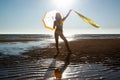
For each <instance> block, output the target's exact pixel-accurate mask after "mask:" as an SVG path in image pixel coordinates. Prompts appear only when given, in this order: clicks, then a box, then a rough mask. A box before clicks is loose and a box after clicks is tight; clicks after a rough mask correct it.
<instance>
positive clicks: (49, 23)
mask: <svg viewBox="0 0 120 80" xmlns="http://www.w3.org/2000/svg"><path fill="white" fill-rule="evenodd" d="M58 12H59V11H56V10H53V11H49V12H47V13H46V14H45V16H44V18H43V19H42V22H43V24H44V27H45V28H47V29H50V30H55V29H54V28H53V25H54V21H55V16H56V13H58ZM59 13H60V14H61V16H62V18H63V14H62V13H61V12H59Z"/></svg>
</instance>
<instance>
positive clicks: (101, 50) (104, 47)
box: [0, 39, 120, 80]
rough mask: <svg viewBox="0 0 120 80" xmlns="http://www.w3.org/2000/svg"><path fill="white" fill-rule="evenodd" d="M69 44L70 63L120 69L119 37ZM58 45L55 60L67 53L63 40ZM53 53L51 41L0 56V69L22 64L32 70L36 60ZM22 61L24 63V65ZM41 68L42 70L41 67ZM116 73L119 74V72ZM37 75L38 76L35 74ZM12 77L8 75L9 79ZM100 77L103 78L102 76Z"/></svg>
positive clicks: (79, 40)
mask: <svg viewBox="0 0 120 80" xmlns="http://www.w3.org/2000/svg"><path fill="white" fill-rule="evenodd" d="M69 46H70V48H71V56H70V58H69V62H70V63H72V64H88V63H89V64H102V65H105V66H108V67H109V68H110V69H109V70H111V69H113V70H116V71H119V70H120V39H78V40H74V41H70V42H69ZM59 47H60V54H59V55H58V56H57V57H56V60H57V61H65V60H66V57H67V55H68V54H69V53H68V52H67V50H66V47H65V45H64V43H63V42H61V43H60V45H59ZM55 55H56V48H55V44H54V43H52V44H50V45H49V46H48V47H47V48H34V49H32V50H29V51H27V52H25V53H22V54H21V55H20V56H8V57H4V58H0V64H1V65H0V67H1V69H2V68H3V69H4V67H7V68H8V67H13V66H16V65H19V64H21V65H20V66H22V68H23V69H24V68H25V67H29V68H33V70H34V69H36V68H37V67H38V66H39V67H40V65H41V63H39V65H38V63H37V67H36V66H35V65H36V64H35V63H36V62H38V61H39V60H41V59H52V58H53V57H54V56H55ZM23 63H25V64H24V66H23ZM29 63H30V65H31V64H32V66H30V65H29ZM27 64H28V65H27ZM34 64H35V65H34ZM33 65H34V66H33ZM20 66H19V68H20ZM67 66H68V65H67ZM96 68H97V67H96ZM37 69H38V68H37ZM40 69H41V68H40ZM15 70H16V69H15ZM41 70H43V68H42V69H41ZM16 71H17V70H16ZM28 72H29V71H28ZM36 72H37V71H36ZM21 74H23V73H21ZM113 74H114V73H113ZM117 74H119V72H118V73H117ZM19 77H20V76H19ZM31 77H32V76H31ZM31 77H30V78H31ZM37 77H40V76H39V75H38V74H37ZM113 77H114V76H113ZM118 77H119V76H118V75H117V77H116V78H115V79H117V80H119V79H118ZM13 78H15V77H13ZM13 78H12V77H10V79H13ZM25 78H27V77H25ZM32 78H34V77H32ZM100 78H101V77H100ZM1 79H9V77H7V78H6V76H5V77H1ZM18 79H19V78H18ZM23 79H24V78H23ZM83 79H84V78H83ZM85 79H86V78H85ZM92 79H93V78H92ZM102 79H104V78H103V77H102ZM102 79H100V80H102ZM113 79H114V78H113ZM41 80H42V79H41ZM66 80H67V79H66ZM71 80H74V79H71ZM93 80H96V79H93ZM106 80H107V79H106Z"/></svg>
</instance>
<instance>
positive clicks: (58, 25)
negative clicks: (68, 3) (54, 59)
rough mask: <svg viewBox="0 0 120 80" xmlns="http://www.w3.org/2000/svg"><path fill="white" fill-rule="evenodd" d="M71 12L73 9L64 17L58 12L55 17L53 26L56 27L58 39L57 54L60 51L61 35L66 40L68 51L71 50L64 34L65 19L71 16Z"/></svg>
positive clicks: (56, 37)
mask: <svg viewBox="0 0 120 80" xmlns="http://www.w3.org/2000/svg"><path fill="white" fill-rule="evenodd" d="M70 12H71V10H70V11H69V12H68V14H67V15H66V16H65V17H64V18H62V17H61V14H60V13H56V17H55V19H56V20H55V21H54V26H53V28H56V30H55V41H56V49H57V54H58V53H59V48H58V42H59V41H58V40H59V36H60V37H61V38H62V39H63V40H64V42H65V45H66V48H67V50H68V52H71V51H70V48H69V45H68V41H67V39H66V38H65V36H64V35H63V21H65V19H66V18H67V17H68V16H69V14H70Z"/></svg>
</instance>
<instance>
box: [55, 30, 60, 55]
mask: <svg viewBox="0 0 120 80" xmlns="http://www.w3.org/2000/svg"><path fill="white" fill-rule="evenodd" d="M58 39H59V35H58V34H57V33H56V32H55V42H56V49H57V53H59V47H58Z"/></svg>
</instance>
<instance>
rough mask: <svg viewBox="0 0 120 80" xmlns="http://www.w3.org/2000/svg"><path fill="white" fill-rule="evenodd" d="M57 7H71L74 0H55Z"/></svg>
mask: <svg viewBox="0 0 120 80" xmlns="http://www.w3.org/2000/svg"><path fill="white" fill-rule="evenodd" d="M53 3H54V4H55V5H56V7H57V8H70V7H71V6H72V4H73V3H74V0H53Z"/></svg>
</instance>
